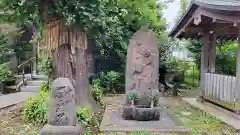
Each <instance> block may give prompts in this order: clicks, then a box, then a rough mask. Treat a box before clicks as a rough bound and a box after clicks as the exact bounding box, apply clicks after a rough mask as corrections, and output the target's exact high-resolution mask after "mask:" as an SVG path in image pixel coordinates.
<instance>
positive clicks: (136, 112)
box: [122, 105, 161, 121]
mask: <svg viewBox="0 0 240 135" xmlns="http://www.w3.org/2000/svg"><path fill="white" fill-rule="evenodd" d="M160 112H161V109H160V108H159V107H154V108H149V107H144V106H129V105H125V106H123V112H122V116H123V119H125V120H137V121H158V120H159V119H160Z"/></svg>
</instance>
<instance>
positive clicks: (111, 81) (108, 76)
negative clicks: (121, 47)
mask: <svg viewBox="0 0 240 135" xmlns="http://www.w3.org/2000/svg"><path fill="white" fill-rule="evenodd" d="M119 79H120V74H119V73H118V72H114V71H110V72H107V73H104V72H101V73H100V80H101V81H102V85H103V87H104V88H106V89H107V91H108V92H113V93H116V91H115V88H116V87H117V83H118V81H119Z"/></svg>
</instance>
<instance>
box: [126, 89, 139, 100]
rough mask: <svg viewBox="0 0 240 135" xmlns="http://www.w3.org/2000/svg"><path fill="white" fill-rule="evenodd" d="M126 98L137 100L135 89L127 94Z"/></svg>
mask: <svg viewBox="0 0 240 135" xmlns="http://www.w3.org/2000/svg"><path fill="white" fill-rule="evenodd" d="M127 98H128V100H137V91H136V90H132V91H131V92H130V93H129V94H128V95H127Z"/></svg>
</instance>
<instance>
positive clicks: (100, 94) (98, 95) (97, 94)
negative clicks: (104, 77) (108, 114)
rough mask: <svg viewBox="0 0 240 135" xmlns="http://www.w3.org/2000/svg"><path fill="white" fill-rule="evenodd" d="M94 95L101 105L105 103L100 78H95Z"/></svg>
mask: <svg viewBox="0 0 240 135" xmlns="http://www.w3.org/2000/svg"><path fill="white" fill-rule="evenodd" d="M92 96H93V98H94V99H95V101H97V102H98V103H99V104H100V105H103V104H104V102H103V98H104V96H103V88H102V87H101V81H100V79H94V80H93V84H92Z"/></svg>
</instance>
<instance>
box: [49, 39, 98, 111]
mask: <svg viewBox="0 0 240 135" xmlns="http://www.w3.org/2000/svg"><path fill="white" fill-rule="evenodd" d="M86 59H87V57H86V53H85V51H84V50H83V49H79V48H73V47H71V46H70V45H68V44H63V45H60V46H59V47H58V48H57V49H56V50H55V51H54V52H53V65H54V74H53V76H54V78H57V77H66V78H69V79H70V80H71V82H72V83H73V85H74V86H75V94H76V104H77V105H80V106H81V107H88V108H91V109H92V110H93V111H94V112H97V111H98V110H99V106H98V105H97V103H96V101H95V100H94V99H93V97H92V94H91V91H90V87H89V81H88V69H87V62H86Z"/></svg>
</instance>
